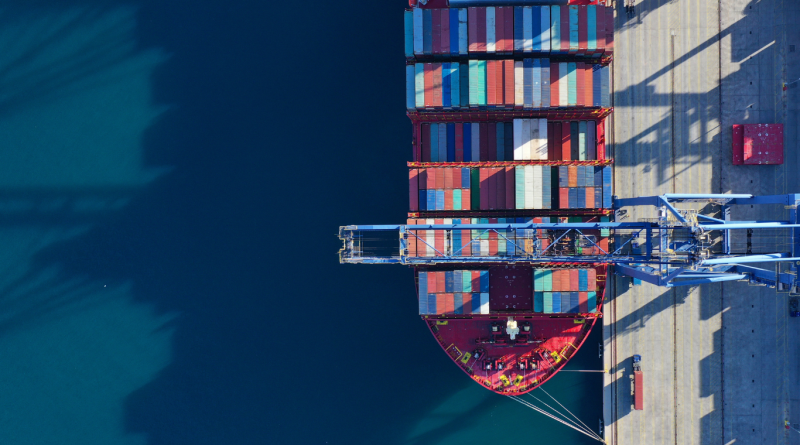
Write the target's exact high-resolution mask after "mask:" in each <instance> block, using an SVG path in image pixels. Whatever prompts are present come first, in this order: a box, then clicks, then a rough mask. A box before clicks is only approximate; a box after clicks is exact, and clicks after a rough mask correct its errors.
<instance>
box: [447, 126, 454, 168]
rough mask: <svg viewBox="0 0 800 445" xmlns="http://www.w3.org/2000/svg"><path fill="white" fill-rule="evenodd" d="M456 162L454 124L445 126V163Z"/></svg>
mask: <svg viewBox="0 0 800 445" xmlns="http://www.w3.org/2000/svg"><path fill="white" fill-rule="evenodd" d="M455 161H456V124H447V162H455Z"/></svg>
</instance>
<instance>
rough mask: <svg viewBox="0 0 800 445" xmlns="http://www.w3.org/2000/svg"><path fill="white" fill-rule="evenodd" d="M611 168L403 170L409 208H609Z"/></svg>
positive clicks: (416, 209) (432, 168) (449, 168)
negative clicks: (407, 185) (406, 171)
mask: <svg viewBox="0 0 800 445" xmlns="http://www.w3.org/2000/svg"><path fill="white" fill-rule="evenodd" d="M611 198H612V196H611V167H610V166H603V167H597V166H591V165H586V166H584V165H565V166H558V167H550V166H546V165H517V166H513V167H512V166H508V167H479V168H466V167H464V168H459V167H431V168H412V169H409V201H410V206H409V207H410V210H411V211H412V212H416V211H437V210H443V211H450V210H540V209H598V208H611V205H612V202H611Z"/></svg>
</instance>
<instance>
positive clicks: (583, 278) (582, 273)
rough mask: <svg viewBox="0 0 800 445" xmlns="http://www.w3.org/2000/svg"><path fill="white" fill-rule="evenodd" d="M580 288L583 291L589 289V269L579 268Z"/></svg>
mask: <svg viewBox="0 0 800 445" xmlns="http://www.w3.org/2000/svg"><path fill="white" fill-rule="evenodd" d="M578 290H579V291H581V292H586V291H588V290H589V271H588V270H587V269H578Z"/></svg>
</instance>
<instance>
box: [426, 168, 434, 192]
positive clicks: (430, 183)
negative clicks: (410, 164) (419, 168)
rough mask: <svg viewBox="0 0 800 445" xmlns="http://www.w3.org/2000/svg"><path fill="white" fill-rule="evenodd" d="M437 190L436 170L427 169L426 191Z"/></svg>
mask: <svg viewBox="0 0 800 445" xmlns="http://www.w3.org/2000/svg"><path fill="white" fill-rule="evenodd" d="M435 188H436V169H435V168H426V169H425V190H433V189H435Z"/></svg>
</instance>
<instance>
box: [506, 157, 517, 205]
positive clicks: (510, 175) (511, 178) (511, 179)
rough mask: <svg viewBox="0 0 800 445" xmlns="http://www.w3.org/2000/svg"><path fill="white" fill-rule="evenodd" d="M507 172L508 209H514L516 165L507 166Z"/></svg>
mask: <svg viewBox="0 0 800 445" xmlns="http://www.w3.org/2000/svg"><path fill="white" fill-rule="evenodd" d="M505 170H506V173H505V178H506V187H505V190H506V207H505V208H506V209H509V210H514V209H515V208H516V195H515V192H514V187H515V179H516V177H515V175H514V167H505Z"/></svg>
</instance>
